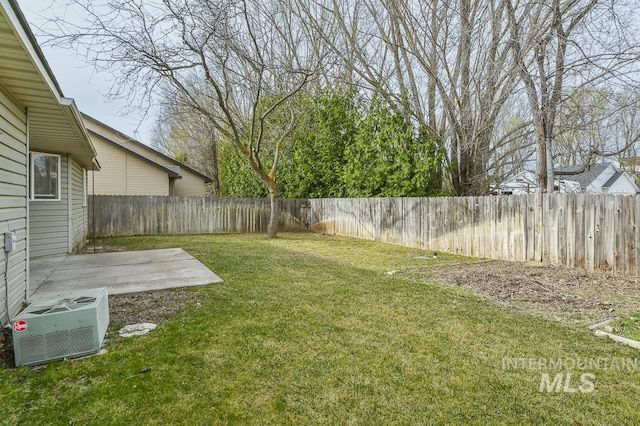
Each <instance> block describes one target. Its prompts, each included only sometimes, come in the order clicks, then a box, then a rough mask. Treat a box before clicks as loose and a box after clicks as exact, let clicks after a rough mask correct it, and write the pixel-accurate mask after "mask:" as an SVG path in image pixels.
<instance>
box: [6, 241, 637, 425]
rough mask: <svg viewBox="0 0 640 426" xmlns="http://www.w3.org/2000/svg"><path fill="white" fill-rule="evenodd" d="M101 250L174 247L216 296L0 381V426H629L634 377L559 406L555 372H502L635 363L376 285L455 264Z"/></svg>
mask: <svg viewBox="0 0 640 426" xmlns="http://www.w3.org/2000/svg"><path fill="white" fill-rule="evenodd" d="M107 243H108V244H112V245H124V246H127V247H129V248H131V249H135V250H139V249H151V248H163V247H183V248H184V249H185V250H187V251H188V252H190V253H191V254H193V255H195V256H196V257H198V258H199V259H200V260H201V261H202V262H203V263H205V264H206V265H208V266H209V267H210V268H211V269H212V270H213V271H215V272H216V273H217V274H218V275H220V276H221V277H222V278H223V279H224V280H225V282H224V283H223V284H220V285H213V286H208V287H200V288H195V289H193V291H194V292H197V294H198V295H199V297H200V299H199V304H198V305H195V304H194V305H193V306H185V308H184V310H183V311H182V312H181V313H180V314H177V315H175V316H174V317H173V318H172V320H171V321H169V322H168V323H165V324H162V325H161V326H160V327H158V328H157V329H156V330H155V331H153V332H152V333H151V334H149V335H147V336H143V337H138V338H133V339H127V340H122V341H119V342H117V343H112V344H110V345H108V350H109V352H108V353H107V354H105V355H102V356H97V357H93V358H90V359H88V360H84V361H78V362H58V363H53V364H49V365H48V366H47V368H45V369H42V370H40V371H34V370H33V369H28V368H18V369H14V370H0V398H1V399H0V400H1V401H2V406H1V408H0V423H2V422H4V423H6V424H25V425H26V424H29V425H38V424H41V425H70V424H75V425H86V424H94V425H148V424H156V425H167V424H171V425H210V424H212V425H213V424H238V425H251V424H259V425H264V424H274V425H288V424H321V425H325V424H353V425H360V424H363V425H365V424H366V425H368V424H371V425H382V424H385V425H386V424H402V425H419V424H452V425H458V424H459V425H472V424H477V425H488V424H513V425H523V424H532V425H539V424H549V425H605V424H606V425H613V424H615V425H624V424H626V425H632V424H638V422H639V420H638V419H640V409H639V404H638V394H639V393H640V376H639V374H638V373H639V372H640V370H639V369H640V362H639V363H638V366H637V367H638V368H637V369H636V368H622V367H621V366H614V367H612V368H604V367H603V368H599V369H596V368H594V367H593V366H591V367H590V368H581V366H580V365H575V367H576V368H575V370H574V371H572V372H571V374H572V378H571V381H570V382H569V383H568V384H566V390H567V392H564V391H560V392H539V388H540V383H541V380H542V377H543V374H548V375H550V377H551V378H552V379H553V378H554V377H555V375H556V374H558V373H562V374H564V373H565V372H566V370H565V369H564V368H562V369H557V370H553V369H549V370H547V369H546V368H537V367H536V368H533V367H531V366H524V365H520V364H518V365H517V366H516V365H513V364H510V365H507V366H506V368H505V366H504V365H503V361H504V360H505V358H509V359H511V360H513V359H516V358H526V359H532V360H535V361H536V362H538V361H540V360H549V359H561V360H565V361H570V362H573V363H576V364H578V363H577V361H578V360H590V359H601V360H614V361H615V360H625V359H626V360H632V359H633V360H635V359H636V357H638V358H640V356H639V354H638V352H637V351H634V350H633V349H631V348H627V347H624V346H621V345H618V344H615V343H612V342H611V341H610V340H601V339H598V338H596V337H594V336H593V335H592V333H591V332H588V331H586V330H583V329H577V328H571V327H569V326H565V325H562V324H560V323H554V322H551V321H547V320H544V319H541V318H538V317H534V316H529V315H524V314H520V313H517V312H513V311H509V310H505V309H503V308H500V307H497V306H495V305H493V304H491V303H490V302H487V301H484V300H481V299H479V298H477V297H475V296H473V295H472V294H471V293H469V292H467V291H464V290H462V289H452V288H448V287H443V286H440V285H437V284H436V282H437V276H432V277H431V280H432V282H424V283H419V282H418V283H417V282H415V281H410V280H408V279H407V278H405V277H403V275H406V274H394V275H388V274H386V272H388V271H391V270H403V269H410V268H417V267H425V266H427V265H438V264H443V263H452V262H465V261H467V260H466V259H464V258H459V257H455V256H448V255H439V256H438V258H437V259H429V260H425V259H414V257H415V256H419V255H423V254H424V253H423V252H421V251H420V250H415V249H408V248H402V247H395V246H391V245H383V244H377V243H373V242H367V241H358V240H353V239H348V238H337V237H324V236H319V235H313V234H282V235H281V236H280V237H279V238H277V239H275V240H268V239H266V238H265V237H264V236H262V235H212V236H186V237H157V238H153V237H138V238H127V239H113V240H109V241H108V242H107ZM572 360H573V361H572ZM565 365H566V364H565ZM607 365H611V364H607ZM145 367H151V370H150V371H148V372H141V370H142V371H144V369H145ZM627 367H628V366H627ZM585 373H590V374H593V376H594V378H591V376H588V377H587V381H590V382H593V386H594V390H593V392H590V393H582V392H580V391H579V390H577V388H578V386H579V385H581V383H582V384H583V385H584V384H585V383H584V382H581V381H580V375H581V374H585ZM563 377H565V378H566V376H563ZM564 385H565V384H564V383H563V386H564ZM587 388H588V386H587ZM587 390H588V389H587Z"/></svg>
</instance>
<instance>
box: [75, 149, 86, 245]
mask: <svg viewBox="0 0 640 426" xmlns="http://www.w3.org/2000/svg"><path fill="white" fill-rule="evenodd" d="M71 169H72V172H71V174H72V181H71V187H72V189H71V194H72V196H71V203H72V204H71V212H72V214H71V229H72V231H73V233H72V240H71V244H72V250H73V251H74V252H76V251H78V250H79V249H81V248H82V246H83V245H84V242H85V240H86V238H87V231H88V227H89V216H88V207H87V206H83V205H82V201H83V185H82V174H83V173H84V169H83V168H82V167H81V166H80V165H78V164H77V163H76V162H75V161H71Z"/></svg>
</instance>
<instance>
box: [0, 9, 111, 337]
mask: <svg viewBox="0 0 640 426" xmlns="http://www.w3.org/2000/svg"><path fill="white" fill-rule="evenodd" d="M0 40H1V42H0V58H2V59H1V60H0V244H2V243H3V242H4V243H5V244H4V250H0V261H1V264H2V265H3V267H2V268H1V269H0V301H1V302H0V324H5V323H6V322H7V319H8V318H9V317H11V316H12V315H14V314H15V313H17V311H18V310H19V309H20V307H21V306H22V304H23V303H24V302H25V301H26V300H27V298H29V297H30V296H31V294H33V292H34V291H35V290H36V288H32V287H31V286H30V281H29V259H30V258H35V257H45V256H51V255H58V254H64V253H70V252H73V251H75V250H77V249H78V247H80V246H81V245H83V244H84V241H85V240H86V236H87V231H88V214H87V213H88V211H87V198H86V189H87V180H86V178H87V170H97V169H99V165H98V163H97V160H96V150H95V149H94V147H93V145H92V144H91V141H90V139H89V135H88V134H87V131H86V129H85V127H84V124H83V122H82V118H81V116H80V113H79V111H78V109H77V108H76V105H75V103H74V101H73V99H69V98H65V97H64V95H63V94H62V91H61V90H60V86H59V85H58V83H57V81H56V79H55V77H54V75H53V73H52V72H51V69H50V67H49V65H48V64H47V61H46V59H45V58H44V55H43V54H42V51H41V49H40V47H39V46H38V44H37V42H36V39H35V37H34V35H33V33H32V32H31V30H30V29H29V25H28V23H27V21H26V19H25V17H24V15H23V14H22V12H21V11H20V9H19V7H18V5H17V3H16V2H15V1H12V0H0ZM5 239H6V241H5Z"/></svg>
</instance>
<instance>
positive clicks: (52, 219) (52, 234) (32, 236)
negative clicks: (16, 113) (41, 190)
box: [29, 155, 69, 258]
mask: <svg viewBox="0 0 640 426" xmlns="http://www.w3.org/2000/svg"><path fill="white" fill-rule="evenodd" d="M60 174H61V175H62V177H61V181H60V182H61V184H60V201H51V200H31V201H29V257H31V258H35V257H43V256H53V255H56V254H64V253H67V252H68V251H69V233H68V231H69V198H68V196H69V184H68V182H69V181H68V180H67V179H68V176H69V159H68V157H67V156H66V155H61V156H60Z"/></svg>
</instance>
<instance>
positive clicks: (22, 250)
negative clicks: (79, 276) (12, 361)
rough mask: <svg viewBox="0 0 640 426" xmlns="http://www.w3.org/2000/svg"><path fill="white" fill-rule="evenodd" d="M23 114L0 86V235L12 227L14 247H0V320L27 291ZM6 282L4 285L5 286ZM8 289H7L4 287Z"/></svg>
mask: <svg viewBox="0 0 640 426" xmlns="http://www.w3.org/2000/svg"><path fill="white" fill-rule="evenodd" d="M26 184H27V117H26V113H25V111H24V109H22V108H20V106H19V105H18V104H17V102H15V101H13V100H12V99H11V98H10V97H9V96H8V95H7V94H6V93H5V92H3V91H2V89H1V88H0V236H1V235H2V234H4V233H5V232H9V231H13V232H15V233H16V236H17V240H18V241H17V242H18V244H17V248H16V250H15V251H13V252H11V253H9V258H8V261H9V262H8V266H9V267H8V268H7V253H6V252H5V251H4V250H0V280H1V281H0V290H1V291H0V324H5V323H6V320H7V309H6V306H7V302H6V300H7V298H6V294H7V293H8V294H9V315H11V316H12V315H15V314H16V313H17V312H18V311H19V310H20V307H21V304H22V301H23V300H25V297H26V292H27V241H26V238H27V197H26V196H27V185H26ZM0 244H2V242H0ZM7 285H8V287H7ZM7 290H8V291H7Z"/></svg>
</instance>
